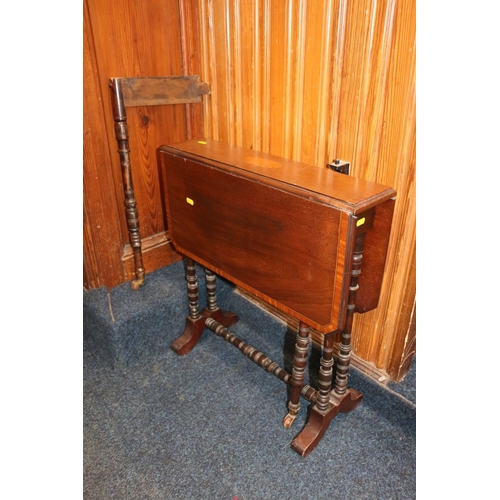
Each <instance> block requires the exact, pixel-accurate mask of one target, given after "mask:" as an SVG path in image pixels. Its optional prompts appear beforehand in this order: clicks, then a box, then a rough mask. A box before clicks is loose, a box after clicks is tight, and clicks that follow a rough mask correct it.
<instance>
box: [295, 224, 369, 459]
mask: <svg viewBox="0 0 500 500" xmlns="http://www.w3.org/2000/svg"><path fill="white" fill-rule="evenodd" d="M364 240H365V233H361V234H358V235H357V236H356V241H355V246H354V255H353V260H352V266H351V281H350V283H349V298H348V305H347V314H346V323H345V328H344V330H343V331H342V340H341V342H340V347H339V359H338V362H337V372H336V375H335V384H334V388H333V390H330V387H331V382H332V373H333V351H332V349H333V339H334V338H335V336H336V335H337V333H338V332H332V333H331V334H328V335H327V336H325V339H324V347H323V354H322V357H321V367H320V372H319V390H318V396H317V400H316V404H315V405H314V406H313V407H312V408H311V413H310V415H309V419H308V421H307V424H306V426H305V427H304V429H302V431H301V432H300V433H299V434H298V435H297V437H296V438H295V439H294V440H293V441H292V449H294V450H295V451H296V452H297V453H299V454H300V455H302V456H303V457H305V456H306V455H308V454H309V453H310V452H311V451H312V450H314V448H315V447H316V445H317V444H318V443H319V441H320V440H321V438H322V437H323V435H324V434H325V432H326V430H327V429H328V426H329V425H330V422H331V421H332V419H333V418H335V417H336V416H337V415H338V414H339V413H346V412H349V411H352V410H354V408H356V406H357V405H358V404H359V403H360V402H361V399H362V397H363V396H362V394H361V393H360V392H358V391H356V390H355V389H347V380H348V375H349V364H350V358H351V328H352V319H353V315H354V309H355V300H356V292H357V290H358V288H359V286H358V277H359V275H360V273H361V262H362V260H363V245H364Z"/></svg>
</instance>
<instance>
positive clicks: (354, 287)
mask: <svg viewBox="0 0 500 500" xmlns="http://www.w3.org/2000/svg"><path fill="white" fill-rule="evenodd" d="M365 234H366V233H361V234H359V235H358V236H357V237H356V242H355V247H354V256H353V259H352V268H351V282H350V286H349V299H348V303H347V316H346V322H345V327H344V330H343V331H342V340H341V341H340V345H339V357H338V362H337V373H336V376H335V387H334V392H335V394H336V395H337V396H344V395H345V394H346V392H347V381H348V378H349V365H350V362H351V331H352V320H353V317H354V309H355V302H356V293H357V291H358V288H359V285H358V278H359V275H360V274H361V265H362V262H363V246H364V242H365Z"/></svg>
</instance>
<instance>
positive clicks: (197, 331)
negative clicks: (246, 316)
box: [170, 308, 239, 356]
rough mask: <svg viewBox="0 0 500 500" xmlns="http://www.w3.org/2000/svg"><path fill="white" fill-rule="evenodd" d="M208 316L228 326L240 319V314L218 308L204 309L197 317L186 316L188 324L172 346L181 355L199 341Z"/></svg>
mask: <svg viewBox="0 0 500 500" xmlns="http://www.w3.org/2000/svg"><path fill="white" fill-rule="evenodd" d="M208 318H213V319H214V320H215V321H217V322H219V323H220V324H221V325H223V326H225V327H226V328H228V327H230V326H231V325H234V324H235V323H236V322H237V321H238V319H239V318H238V316H237V315H236V314H234V313H232V312H230V311H226V312H223V311H221V309H219V308H217V309H215V310H213V311H210V310H208V309H204V310H203V311H202V312H201V314H200V316H199V317H198V318H197V319H192V318H190V317H188V318H186V326H185V328H184V331H183V332H182V334H181V336H180V337H178V338H177V339H175V340H174V341H173V342H172V344H171V345H170V347H171V348H172V349H173V350H174V351H175V352H176V353H177V354H178V355H179V356H183V355H184V354H187V353H188V352H189V351H191V349H193V347H194V346H195V345H196V344H197V343H198V341H199V340H200V338H201V335H202V334H203V330H205V322H206V320H207V319H208Z"/></svg>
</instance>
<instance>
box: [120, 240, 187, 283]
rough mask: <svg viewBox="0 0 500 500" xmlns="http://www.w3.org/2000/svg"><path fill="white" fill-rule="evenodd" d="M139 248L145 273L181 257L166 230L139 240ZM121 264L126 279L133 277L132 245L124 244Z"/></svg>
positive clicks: (167, 264)
mask: <svg viewBox="0 0 500 500" xmlns="http://www.w3.org/2000/svg"><path fill="white" fill-rule="evenodd" d="M141 250H142V260H143V264H144V269H145V270H146V275H147V273H150V272H152V271H156V270H157V269H160V267H164V266H169V265H170V264H173V263H174V262H177V261H179V260H181V259H182V256H181V255H179V254H178V253H177V252H176V251H175V249H174V247H173V246H172V241H171V239H170V237H169V235H168V234H167V233H166V232H161V233H158V234H154V235H153V236H149V237H148V238H144V239H143V240H142V241H141ZM123 266H124V269H125V278H126V281H129V280H132V279H134V278H135V263H134V253H133V249H132V246H131V245H129V244H127V245H125V250H124V252H123ZM146 279H147V277H146Z"/></svg>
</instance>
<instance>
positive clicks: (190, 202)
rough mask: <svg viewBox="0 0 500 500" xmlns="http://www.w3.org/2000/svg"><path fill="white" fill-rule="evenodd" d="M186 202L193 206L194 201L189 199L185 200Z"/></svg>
mask: <svg viewBox="0 0 500 500" xmlns="http://www.w3.org/2000/svg"><path fill="white" fill-rule="evenodd" d="M186 201H187V202H188V203H189V204H190V205H194V201H193V200H192V199H191V198H186Z"/></svg>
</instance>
